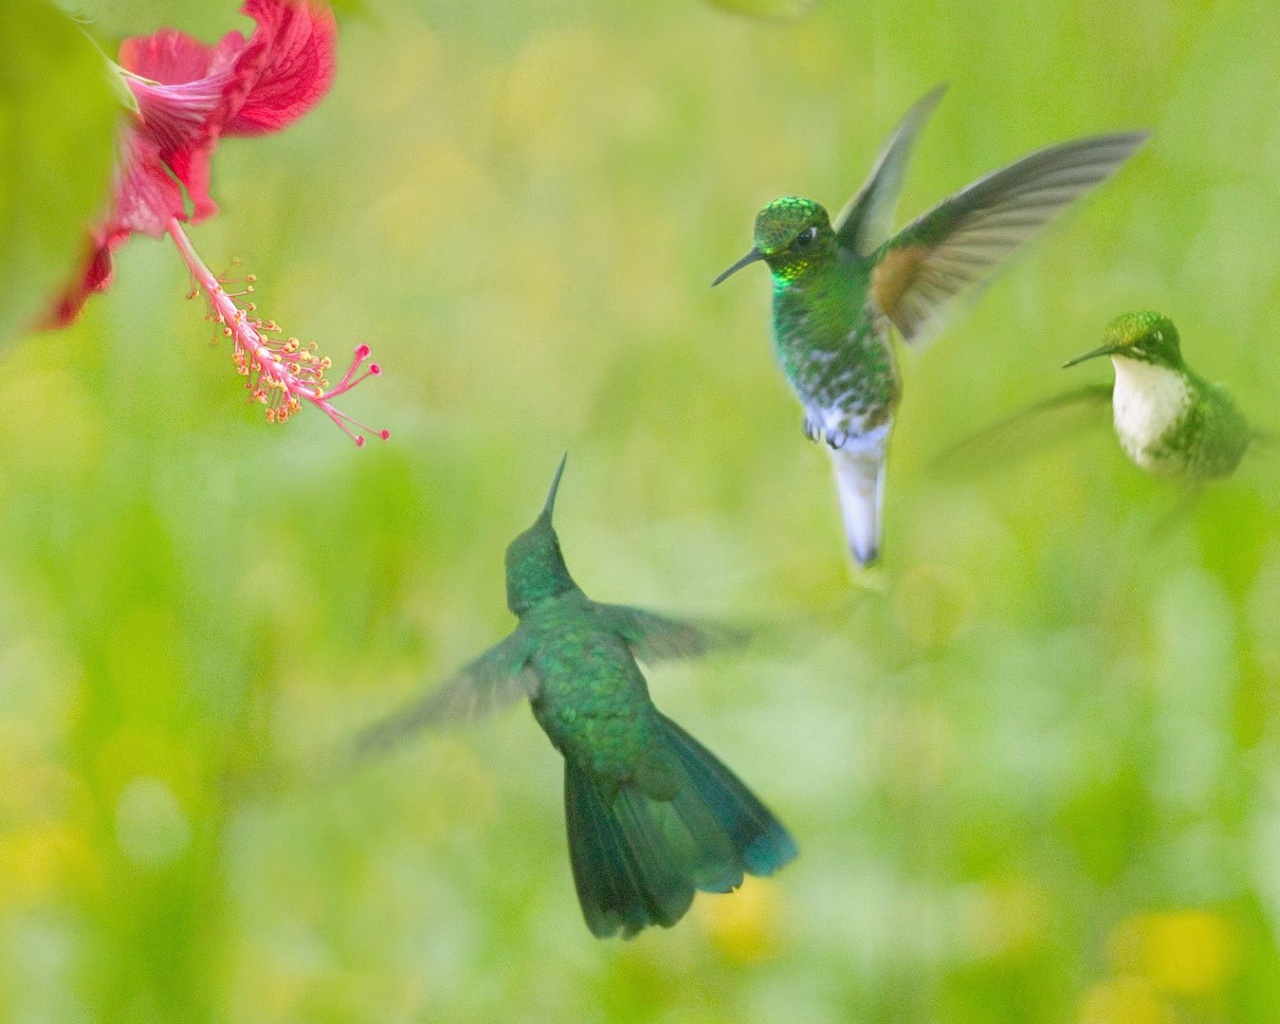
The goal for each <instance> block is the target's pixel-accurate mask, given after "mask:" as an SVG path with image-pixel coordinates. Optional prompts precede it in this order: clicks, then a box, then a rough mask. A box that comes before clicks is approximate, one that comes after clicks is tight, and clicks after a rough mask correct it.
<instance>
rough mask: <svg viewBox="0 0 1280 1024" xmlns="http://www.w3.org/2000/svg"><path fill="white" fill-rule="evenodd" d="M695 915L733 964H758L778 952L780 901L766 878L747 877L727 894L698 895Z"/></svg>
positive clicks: (714, 943) (772, 884) (775, 889)
mask: <svg viewBox="0 0 1280 1024" xmlns="http://www.w3.org/2000/svg"><path fill="white" fill-rule="evenodd" d="M693 909H694V913H695V914H696V915H697V917H698V920H699V921H700V922H701V924H702V926H703V928H705V929H706V932H707V935H708V936H709V937H710V939H711V944H712V945H713V946H715V948H716V949H718V950H719V951H720V952H721V953H722V954H724V956H725V957H727V958H728V959H729V960H732V961H735V962H736V963H744V964H747V963H757V962H759V961H761V960H767V959H768V958H770V957H771V956H773V955H774V954H776V953H777V950H778V946H779V934H778V932H779V926H780V920H781V917H782V899H781V896H780V895H779V893H778V887H777V885H776V884H775V883H774V882H773V881H771V880H770V879H767V878H750V877H749V878H747V879H746V880H745V881H744V882H743V884H742V887H741V888H739V889H738V890H737V891H736V892H733V893H729V894H727V895H723V896H722V895H719V894H706V893H699V894H698V897H697V900H696V901H695V903H694V905H693Z"/></svg>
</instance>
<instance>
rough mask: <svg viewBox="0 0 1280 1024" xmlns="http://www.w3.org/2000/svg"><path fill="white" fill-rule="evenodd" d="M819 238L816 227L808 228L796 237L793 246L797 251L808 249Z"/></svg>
mask: <svg viewBox="0 0 1280 1024" xmlns="http://www.w3.org/2000/svg"><path fill="white" fill-rule="evenodd" d="M817 237H818V229H817V228H816V227H808V228H805V229H804V230H803V231H801V232H800V234H798V235H796V240H795V241H794V242H792V243H791V244H792V245H793V246H795V248H797V249H807V248H808V247H809V246H810V245H812V244H813V240H814V239H815V238H817Z"/></svg>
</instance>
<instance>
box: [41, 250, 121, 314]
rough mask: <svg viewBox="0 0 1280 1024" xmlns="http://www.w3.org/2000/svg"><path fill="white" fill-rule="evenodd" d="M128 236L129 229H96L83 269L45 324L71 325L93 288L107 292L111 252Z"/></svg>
mask: <svg viewBox="0 0 1280 1024" xmlns="http://www.w3.org/2000/svg"><path fill="white" fill-rule="evenodd" d="M128 237H129V233H128V232H127V231H121V232H117V233H115V234H110V235H100V234H99V233H98V232H97V231H95V232H93V237H91V238H90V240H89V246H88V253H87V255H86V256H85V262H84V269H83V270H82V271H81V272H80V273H79V274H78V275H77V276H76V279H75V280H74V281H72V282H71V284H69V285H68V286H67V289H66V291H64V292H63V293H62V294H61V295H60V296H59V297H58V298H57V299H56V300H55V301H54V303H53V306H52V308H51V309H50V310H49V315H48V316H47V317H46V318H45V320H44V322H43V324H42V325H41V326H42V327H45V328H50V329H53V330H58V329H61V328H63V327H67V326H69V325H70V324H71V323H73V322H74V321H75V319H76V317H78V316H79V315H80V310H81V309H83V308H84V304H85V302H86V301H87V300H88V298H89V296H90V295H92V294H93V293H94V292H105V291H106V290H107V289H108V288H110V287H111V277H112V274H113V273H114V270H115V268H114V267H113V265H112V259H111V254H112V253H113V252H114V251H115V250H116V249H118V248H120V246H122V245H123V244H124V243H125V240H126V239H127V238H128Z"/></svg>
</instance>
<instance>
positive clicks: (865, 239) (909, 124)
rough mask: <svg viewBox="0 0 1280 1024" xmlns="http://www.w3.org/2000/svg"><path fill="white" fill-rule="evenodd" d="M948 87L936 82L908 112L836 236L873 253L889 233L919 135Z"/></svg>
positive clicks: (847, 245)
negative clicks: (903, 180)
mask: <svg viewBox="0 0 1280 1024" xmlns="http://www.w3.org/2000/svg"><path fill="white" fill-rule="evenodd" d="M946 91H947V87H946V86H945V85H936V86H934V87H933V88H932V89H930V90H929V91H928V92H927V93H925V95H924V96H923V97H922V98H921V99H919V100H917V101H916V105H915V106H914V107H912V108H911V109H910V110H908V111H907V112H906V114H905V115H904V116H903V118H902V120H901V121H899V122H898V127H897V128H895V129H894V131H893V134H892V135H891V136H889V141H888V142H887V143H885V147H884V149H882V150H881V151H880V157H879V159H877V160H876V165H875V166H874V167H873V168H872V169H871V176H870V177H868V178H867V183H866V184H865V185H863V186H862V189H861V191H859V192H858V194H857V195H856V196H854V197H853V198H852V199H850V200H849V202H848V204H847V205H846V206H845V208H844V209H843V210H841V211H840V216H838V217H837V218H836V221H835V225H834V227H835V231H836V238H837V239H838V240H839V242H840V244H841V245H842V246H844V247H845V248H846V249H850V250H852V251H853V252H855V253H857V254H858V255H859V256H864V257H865V256H870V255H871V254H872V253H873V252H875V251H876V249H878V248H880V246H881V245H883V244H884V242H885V240H886V239H887V238H888V237H889V232H890V231H891V230H892V229H893V214H894V210H896V209H897V206H898V196H899V195H900V194H901V193H902V179H903V176H904V175H905V174H906V170H907V162H908V161H909V160H910V159H911V150H912V148H913V147H914V146H915V143H916V136H918V135H919V134H920V129H921V128H923V127H924V123H925V121H927V120H928V119H929V115H930V114H932V113H933V109H934V107H936V106H937V105H938V101H939V100H941V99H942V97H943V95H944V94H945V93H946Z"/></svg>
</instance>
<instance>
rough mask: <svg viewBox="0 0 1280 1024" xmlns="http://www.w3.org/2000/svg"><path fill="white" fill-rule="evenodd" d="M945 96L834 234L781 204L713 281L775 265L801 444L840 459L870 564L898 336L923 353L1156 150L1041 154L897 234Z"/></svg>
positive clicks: (1109, 146)
mask: <svg viewBox="0 0 1280 1024" xmlns="http://www.w3.org/2000/svg"><path fill="white" fill-rule="evenodd" d="M944 92H945V87H944V86H938V87H936V88H934V89H933V90H932V91H931V92H929V93H928V94H927V95H925V96H924V98H923V99H921V100H920V101H919V102H917V103H916V104H915V106H913V107H912V108H911V110H909V111H908V112H907V114H906V116H905V117H903V119H902V121H901V122H900V123H899V124H898V126H897V128H896V129H895V130H894V132H893V134H892V135H891V136H890V138H889V141H888V142H887V143H886V145H885V147H884V148H883V150H882V151H881V153H880V156H879V158H878V159H877V161H876V163H875V165H874V167H873V168H872V171H871V176H870V178H869V179H868V180H867V182H866V184H865V185H863V187H862V189H861V190H860V191H859V192H858V194H857V195H855V196H854V197H853V199H852V200H850V201H849V203H848V205H846V206H845V208H844V210H843V211H842V212H841V213H840V215H839V216H838V217H836V219H835V222H834V224H833V223H832V221H831V219H830V217H829V215H828V214H827V211H826V209H824V208H823V207H822V206H821V205H819V204H818V203H816V202H814V201H813V200H811V199H803V198H800V197H797V196H784V197H782V198H781V199H775V200H774V201H773V202H771V203H769V204H768V205H767V206H765V207H764V209H762V210H761V211H760V212H759V214H758V215H757V216H756V222H755V245H754V246H753V247H752V249H751V251H750V252H748V253H747V254H746V255H745V256H743V257H742V258H741V259H740V260H738V261H737V262H736V263H734V264H733V266H731V267H729V269H728V270H726V271H725V272H724V273H723V274H721V275H720V276H719V277H717V278H716V280H715V281H714V282H713V285H717V284H719V283H720V282H721V281H723V280H724V279H725V278H727V277H728V276H729V275H730V274H733V273H735V272H736V271H738V270H741V269H742V268H743V267H745V266H747V265H748V264H751V263H754V262H756V261H757V260H763V261H764V262H765V263H766V264H767V265H768V267H769V270H770V272H771V274H772V276H773V343H774V353H775V355H776V356H777V359H778V362H779V363H780V364H781V366H782V370H783V373H784V374H785V375H786V377H787V380H788V381H789V382H790V384H791V387H792V389H793V390H794V391H795V393H796V396H797V397H798V398H799V399H800V402H801V404H802V405H803V407H804V424H803V427H804V433H805V435H806V436H807V437H808V438H810V439H811V440H822V441H825V442H826V444H827V446H828V448H829V449H830V451H831V456H832V460H833V462H834V464H835V476H836V487H837V491H838V493H839V497H840V506H841V512H842V518H843V522H844V529H845V535H846V538H847V541H848V545H849V549H850V551H851V553H852V554H853V557H854V559H855V560H856V561H857V562H858V563H859V564H860V565H869V564H871V563H872V562H874V561H875V560H876V558H877V557H878V556H879V553H880V541H881V533H882V510H883V504H884V481H885V459H886V456H887V452H888V445H889V437H890V434H891V433H892V430H893V420H894V413H895V411H896V410H897V407H898V403H899V401H900V400H901V397H902V387H901V383H900V381H899V376H898V370H897V366H896V364H895V359H894V352H893V347H892V341H891V337H890V335H891V327H896V328H897V329H898V331H899V333H901V335H902V337H903V339H904V340H905V341H906V342H907V343H908V344H911V345H918V344H921V343H922V342H923V341H924V340H926V339H927V338H928V337H929V336H930V335H931V334H933V333H934V332H935V331H936V330H937V329H938V328H939V326H940V325H941V323H942V321H943V320H944V318H945V314H946V312H947V311H948V310H949V308H950V307H951V306H952V305H953V303H954V301H955V300H956V299H958V298H960V297H961V296H963V295H964V294H965V293H967V292H970V291H972V290H973V289H975V288H977V287H978V286H980V285H981V284H983V283H985V282H986V281H987V280H988V279H990V278H991V277H992V276H993V275H994V274H995V273H996V271H997V270H998V269H999V268H1000V267H1001V266H1002V265H1003V264H1004V263H1005V262H1006V261H1007V259H1008V257H1009V256H1010V254H1011V253H1012V252H1013V251H1014V250H1015V249H1017V248H1018V247H1019V246H1021V245H1022V244H1023V243H1024V242H1027V241H1028V240H1029V239H1031V238H1032V237H1034V236H1035V235H1036V234H1037V233H1038V232H1039V231H1040V230H1041V229H1042V228H1043V227H1044V226H1045V225H1046V224H1047V223H1048V222H1049V221H1050V220H1052V219H1053V218H1054V217H1055V216H1056V215H1057V214H1058V213H1060V212H1061V211H1062V210H1063V208H1064V207H1066V206H1067V205H1068V204H1070V203H1071V202H1072V201H1073V200H1075V199H1078V198H1079V197H1081V196H1082V195H1084V194H1085V193H1086V192H1088V191H1090V190H1091V189H1093V188H1094V187H1096V186H1097V185H1099V184H1101V183H1102V182H1103V181H1105V180H1106V179H1107V178H1109V177H1110V176H1111V175H1112V174H1114V173H1115V172H1116V171H1117V170H1118V169H1119V167H1120V165H1121V164H1123V163H1124V162H1125V161H1126V160H1127V159H1129V157H1130V156H1132V155H1133V154H1134V152H1135V151H1136V150H1137V149H1138V147H1140V146H1141V145H1142V143H1143V142H1144V141H1145V140H1146V138H1147V135H1146V133H1144V132H1123V133H1117V134H1111V135H1099V136H1095V137H1092V138H1085V139H1077V140H1075V141H1072V142H1065V143H1062V144H1060V145H1056V146H1051V147H1049V148H1047V149H1041V150H1038V151H1037V152H1034V153H1031V154H1030V155H1028V156H1025V157H1023V158H1022V159H1021V160H1018V161H1017V162H1015V163H1013V164H1010V165H1009V166H1008V167H1005V168H1004V169H1003V170H999V171H995V172H993V173H991V174H988V175H986V176H985V177H982V178H979V179H978V180H977V181H975V182H974V183H973V184H971V185H969V186H968V187H967V188H964V189H962V190H961V191H959V192H957V193H956V194H955V195H953V196H951V197H950V198H949V199H946V200H944V201H943V202H941V203H940V204H938V205H937V206H935V207H934V208H933V209H932V210H930V211H929V212H928V213H926V214H924V215H923V216H921V217H919V218H917V219H916V220H915V221H913V222H912V223H910V224H908V225H907V226H906V227H905V228H903V229H902V230H900V231H898V232H897V233H896V234H892V235H891V234H890V229H891V225H892V221H893V214H894V210H895V208H896V206H897V202H898V195H899V193H900V192H901V191H902V182H903V176H904V174H905V171H906V166H907V162H908V159H909V157H910V155H911V150H912V147H913V146H914V144H915V140H916V136H917V135H918V134H919V132H920V129H921V128H922V127H923V125H924V123H925V121H926V120H927V119H928V117H929V115H930V114H931V113H932V112H933V109H934V108H935V107H936V106H937V104H938V101H939V100H941V98H942V95H943V93H944Z"/></svg>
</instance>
